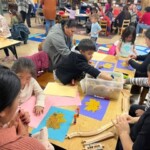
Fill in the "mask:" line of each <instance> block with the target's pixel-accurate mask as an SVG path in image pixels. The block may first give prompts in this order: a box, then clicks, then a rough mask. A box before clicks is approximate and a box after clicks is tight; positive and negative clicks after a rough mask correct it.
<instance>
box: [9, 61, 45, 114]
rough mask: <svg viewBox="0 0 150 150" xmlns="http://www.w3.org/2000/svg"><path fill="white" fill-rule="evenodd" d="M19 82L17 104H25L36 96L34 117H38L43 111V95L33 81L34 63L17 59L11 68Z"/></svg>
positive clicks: (36, 83)
mask: <svg viewBox="0 0 150 150" xmlns="http://www.w3.org/2000/svg"><path fill="white" fill-rule="evenodd" d="M11 70H12V71H14V72H15V73H16V74H17V76H18V77H19V79H20V81H21V91H20V94H19V97H18V99H19V104H22V103H24V102H26V101H27V100H28V99H29V98H30V97H31V96H32V94H33V93H34V95H35V96H36V103H35V107H34V110H33V111H34V113H35V115H40V114H42V113H43V111H44V106H45V95H44V94H43V90H42V88H41V87H40V85H39V84H38V82H37V81H36V80H35V79H34V77H35V74H36V69H35V66H34V63H33V62H32V61H31V60H30V59H27V58H19V59H18V60H16V61H15V62H14V64H13V66H12V68H11Z"/></svg>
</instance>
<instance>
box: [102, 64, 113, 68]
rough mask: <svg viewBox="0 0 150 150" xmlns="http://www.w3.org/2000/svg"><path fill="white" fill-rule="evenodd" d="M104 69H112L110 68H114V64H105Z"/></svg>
mask: <svg viewBox="0 0 150 150" xmlns="http://www.w3.org/2000/svg"><path fill="white" fill-rule="evenodd" d="M103 67H104V68H106V69H110V68H112V64H110V63H105V64H104V65H103Z"/></svg>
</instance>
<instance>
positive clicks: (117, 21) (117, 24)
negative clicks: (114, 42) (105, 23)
mask: <svg viewBox="0 0 150 150" xmlns="http://www.w3.org/2000/svg"><path fill="white" fill-rule="evenodd" d="M130 19H131V15H130V13H129V10H128V7H127V6H124V7H123V10H122V12H121V13H120V14H119V15H118V16H117V17H116V19H115V22H114V27H113V28H114V29H115V33H117V31H118V27H122V24H123V20H130Z"/></svg>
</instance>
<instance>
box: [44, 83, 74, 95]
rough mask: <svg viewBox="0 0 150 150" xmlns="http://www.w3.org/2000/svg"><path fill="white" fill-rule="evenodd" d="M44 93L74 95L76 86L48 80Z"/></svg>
mask: <svg viewBox="0 0 150 150" xmlns="http://www.w3.org/2000/svg"><path fill="white" fill-rule="evenodd" d="M44 94H47V95H55V96H68V97H76V95H77V87H76V86H69V85H62V84H61V83H56V82H49V83H48V84H47V85H46V88H45V89H44Z"/></svg>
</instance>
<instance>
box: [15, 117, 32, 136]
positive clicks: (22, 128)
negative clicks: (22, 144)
mask: <svg viewBox="0 0 150 150" xmlns="http://www.w3.org/2000/svg"><path fill="white" fill-rule="evenodd" d="M17 133H18V135H21V136H28V135H29V133H28V125H25V124H23V122H22V121H21V119H19V120H18V126H17Z"/></svg>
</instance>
